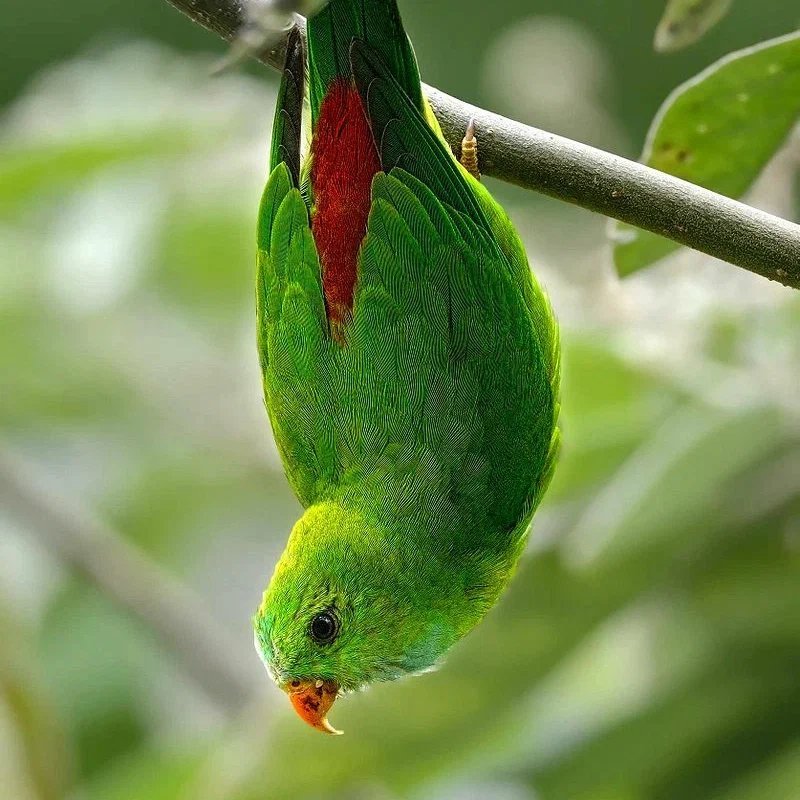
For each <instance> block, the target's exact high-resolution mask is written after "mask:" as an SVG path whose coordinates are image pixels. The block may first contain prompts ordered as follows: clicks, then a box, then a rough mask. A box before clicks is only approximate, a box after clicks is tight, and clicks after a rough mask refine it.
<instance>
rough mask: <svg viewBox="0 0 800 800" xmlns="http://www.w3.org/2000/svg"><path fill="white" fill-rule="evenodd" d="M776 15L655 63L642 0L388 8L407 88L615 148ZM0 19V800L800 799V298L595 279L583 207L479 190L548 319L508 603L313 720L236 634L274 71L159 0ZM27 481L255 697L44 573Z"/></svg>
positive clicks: (713, 266) (259, 536)
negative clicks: (167, 600)
mask: <svg viewBox="0 0 800 800" xmlns="http://www.w3.org/2000/svg"><path fill="white" fill-rule="evenodd" d="M792 6H793V4H791V3H778V2H774V3H765V2H751V1H750V0H737V2H736V3H735V4H734V7H733V11H732V12H731V14H730V16H728V17H727V18H726V19H725V20H724V21H723V22H722V23H720V25H719V26H718V27H717V28H715V29H714V30H713V31H712V32H711V33H710V34H709V35H708V37H707V38H706V39H704V40H703V41H702V42H700V43H699V44H697V45H695V46H694V47H692V48H690V49H688V50H686V51H682V52H680V53H677V54H675V55H670V56H663V55H657V54H655V53H654V52H653V51H652V46H651V45H652V35H653V31H654V29H655V25H656V23H657V21H658V18H659V16H660V13H661V10H662V4H661V3H660V2H652V3H643V2H634V1H633V0H607V2H594V3H587V2H583V0H560V2H555V0H554V1H553V2H530V1H529V0H525V2H523V1H522V0H514V1H512V0H495V2H492V3H479V2H476V0H468V1H467V2H458V3H456V2H454V1H453V0H437V2H435V3H434V2H430V3H414V2H405V3H402V4H401V7H402V9H403V11H404V17H405V19H406V22H407V25H408V28H409V31H410V33H411V35H412V38H413V40H414V43H415V46H416V49H417V54H418V57H419V59H420V63H421V68H422V72H423V75H424V77H425V79H426V80H427V81H428V82H430V83H432V84H434V85H436V86H438V87H440V88H442V89H444V90H446V91H448V92H450V93H453V94H456V95H458V96H460V97H462V98H464V99H465V100H469V101H471V102H475V103H478V104H480V105H483V106H485V107H488V108H491V109H493V110H497V111H500V112H502V113H505V114H508V115H511V116H514V117H517V118H519V119H521V120H523V121H525V122H529V123H532V124H536V125H540V126H541V127H544V128H546V129H549V130H553V131H555V132H558V133H563V134H566V135H568V136H572V137H574V138H577V139H580V140H582V141H586V142H589V143H592V144H596V145H599V146H602V147H605V148H607V149H610V150H613V151H615V152H619V153H622V154H624V155H628V156H636V155H638V154H639V152H640V151H641V149H642V145H643V140H644V136H645V133H646V131H647V129H648V126H649V124H650V121H651V119H652V117H653V115H654V114H655V112H656V110H657V109H658V107H659V105H660V104H661V102H662V101H663V100H664V98H665V97H666V96H667V94H668V93H669V92H670V91H671V90H672V89H673V88H674V87H675V86H676V85H677V84H679V83H680V82H682V81H684V80H686V79H688V78H690V77H691V76H692V75H694V74H696V73H697V72H699V71H700V70H701V69H703V68H704V67H706V66H707V65H708V64H710V63H711V62H712V61H714V60H715V59H716V58H718V57H720V56H722V55H724V54H725V53H727V52H730V51H731V50H734V49H736V48H739V47H742V46H746V45H748V44H753V43H755V42H757V41H760V40H762V39H765V38H768V37H771V36H777V35H780V34H782V33H786V32H788V31H790V30H792V29H793V27H794V26H795V25H796V24H797V22H798V21H799V20H800V12H798V11H797V9H796V8H793V7H792ZM0 37H2V39H1V40H0V44H2V52H3V69H2V70H0V103H1V104H2V105H3V112H2V116H1V117H0V375H2V379H1V381H0V387H1V388H0V442H1V443H0V456H2V464H3V465H5V466H2V468H0V503H2V505H1V506H0V786H4V787H10V789H6V790H5V792H6V794H5V795H4V796H8V797H9V798H13V800H34V799H38V798H42V799H43V800H50V798H65V799H68V800H127V799H128V798H130V800H134V798H135V800H151V799H152V800H161V799H162V798H163V799H164V800H167V799H169V800H172V798H177V799H181V798H186V799H187V800H189V799H190V798H191V800H206V798H208V799H209V800H212V799H213V800H250V799H251V798H252V800H256V799H257V798H258V799H261V798H269V799H270V800H271V799H272V798H276V799H278V800H283V799H284V798H292V799H293V798H356V800H360V798H366V799H368V800H372V799H373V798H375V800H384V799H385V798H388V799H392V798H406V797H411V798H426V799H427V798H434V799H435V800H438V799H439V798H442V800H451V799H452V800H455V799H457V800H470V798H484V797H491V798H499V800H505V799H506V798H508V799H509V800H517V798H520V799H525V800H534V799H536V800H673V799H674V798H681V800H694V798H697V800H701V799H702V800H751V799H752V800H790V799H791V798H792V797H794V796H799V795H798V792H799V791H800V790H798V787H799V786H800V678H798V676H800V591H798V589H799V587H800V396H799V395H798V392H797V386H798V385H800V300H798V295H797V294H796V293H795V292H793V291H791V290H789V289H785V288H783V287H779V286H776V285H772V284H769V283H768V282H766V281H764V280H762V279H760V278H757V277H756V276H753V275H750V274H748V273H744V272H741V271H739V270H737V269H735V268H733V267H729V266H727V265H724V264H720V263H718V262H714V261H712V260H710V259H707V258H705V257H701V256H699V255H698V254H692V253H687V252H680V253H678V254H677V255H676V256H675V257H674V258H673V259H672V260H670V261H669V262H665V263H663V264H661V265H659V266H657V267H655V268H653V269H650V270H648V271H645V272H642V273H640V274H638V275H636V276H634V277H633V278H631V279H628V280H626V281H624V282H622V283H620V282H619V281H618V279H617V278H616V277H615V276H614V274H613V270H612V266H611V260H610V247H609V244H608V240H607V238H606V230H605V221H604V220H602V219H600V218H597V217H594V216H592V215H590V214H589V213H587V212H583V211H580V210H577V209H573V208H570V207H566V206H563V205H562V204H559V203H557V202H556V201H553V200H549V199H544V198H540V197H537V196H535V195H532V194H530V193H525V192H523V191H521V190H518V189H514V188H511V187H507V186H501V185H499V184H497V183H495V182H491V181H490V182H489V185H490V188H491V189H492V190H493V191H496V192H497V194H498V195H499V196H500V197H501V198H502V199H503V201H504V203H506V205H507V207H508V209H509V212H510V213H511V215H512V217H513V218H514V220H515V222H516V223H517V225H518V227H519V229H520V231H521V233H522V235H523V238H524V240H525V242H526V245H527V246H528V249H529V253H530V257H531V261H532V263H533V265H534V267H535V269H536V271H537V273H538V274H539V275H540V277H541V279H542V281H543V282H544V283H545V285H546V286H547V287H548V290H549V292H550V294H551V297H552V299H553V303H554V306H555V308H556V311H557V313H558V316H559V318H560V319H561V321H562V326H563V331H564V347H565V355H564V363H565V381H564V389H563V395H564V405H563V428H564V443H565V444H564V452H563V457H562V460H561V463H560V465H559V468H558V470H557V473H556V479H555V482H554V485H553V487H552V489H551V491H550V493H549V495H548V497H547V499H546V501H545V503H544V505H543V507H542V508H541V510H540V512H539V513H538V514H537V518H536V520H535V524H534V533H533V536H532V539H531V547H530V552H529V553H528V554H527V555H526V558H525V561H524V564H523V566H522V568H521V569H520V572H519V575H518V576H517V577H516V579H515V581H514V584H513V586H512V588H511V590H510V591H509V593H508V595H507V596H506V597H505V598H504V599H503V600H502V602H501V603H500V605H499V606H498V608H497V609H495V610H494V611H493V612H492V613H491V614H489V615H488V617H487V619H486V621H485V622H484V623H482V624H481V626H480V627H479V628H478V629H477V630H476V631H475V632H474V633H473V634H471V635H470V636H469V637H468V638H467V639H466V640H465V641H464V642H463V644H461V645H459V646H458V647H457V648H456V649H455V650H454V652H453V653H452V655H451V656H450V657H449V658H448V660H447V661H446V663H445V664H444V666H443V667H442V668H441V669H440V670H439V671H438V672H436V673H433V674H430V675H425V676H421V677H418V678H414V679H411V680H408V681H403V682H399V683H397V684H394V685H390V686H379V687H374V688H373V689H371V690H370V691H368V692H365V693H362V694H359V695H358V696H354V697H351V698H348V699H346V700H344V701H341V702H339V703H338V704H337V706H336V708H335V709H334V712H333V713H332V714H331V719H332V721H333V723H334V724H335V725H336V726H337V727H341V728H343V729H344V730H345V731H346V735H345V736H343V737H339V738H337V739H333V738H326V737H322V736H320V735H318V734H316V733H315V732H313V731H311V730H310V729H306V728H305V727H303V726H302V724H301V723H300V722H299V721H298V720H297V719H296V718H294V717H293V716H292V715H291V710H290V709H289V706H288V703H287V702H286V699H285V697H282V696H280V695H279V693H278V691H277V690H276V689H275V688H274V687H273V686H271V685H270V684H269V682H268V679H267V677H266V676H265V675H264V674H263V669H262V667H261V665H260V663H259V662H258V659H257V657H256V655H255V653H254V652H253V649H252V631H251V628H250V616H251V614H252V613H253V611H254V610H255V607H256V605H257V603H258V601H259V599H260V593H261V591H262V589H263V586H264V585H265V584H266V581H267V579H268V576H269V574H270V570H271V568H272V565H273V564H274V561H275V558H276V557H277V555H278V553H279V552H280V549H281V547H282V545H283V542H284V540H285V537H286V535H287V533H288V530H289V528H290V526H291V524H292V522H293V520H294V519H295V518H296V516H297V514H298V507H297V504H296V501H295V500H294V499H293V497H292V496H291V494H290V492H289V490H288V487H287V486H286V483H285V480H284V478H283V475H282V472H281V468H280V464H279V461H278V459H277V455H276V453H275V449H274V446H273V443H272V439H271V436H270V433H269V428H268V424H267V420H266V415H265V413H264V410H263V406H262V404H261V399H260V391H261V390H260V385H259V377H258V369H257V357H256V353H255V344H254V339H255V336H254V331H253V317H254V314H253V297H252V295H253V292H252V283H253V274H254V258H255V257H254V234H253V231H254V226H255V213H256V207H257V202H258V197H259V193H260V190H261V187H262V185H263V180H264V172H265V166H266V148H267V142H268V137H269V131H270V125H271V115H272V110H273V105H274V94H275V90H276V76H275V75H274V74H273V73H271V72H268V71H267V70H266V69H263V68H260V67H258V66H255V65H253V66H248V67H247V68H245V69H242V70H240V71H234V72H231V73H228V74H226V75H224V76H222V77H220V78H213V79H212V78H209V77H208V72H209V68H210V66H211V65H212V64H213V63H214V60H215V59H216V58H218V57H219V56H220V55H221V54H222V53H223V52H224V47H223V45H222V43H221V42H218V41H217V40H215V39H214V38H213V37H212V36H211V35H210V34H207V33H205V32H204V31H202V30H200V29H199V28H196V27H195V26H193V25H192V24H191V23H190V22H189V21H188V20H186V19H185V18H183V17H182V16H181V15H179V14H178V13H177V12H175V11H174V10H173V9H172V8H171V7H169V6H168V5H167V4H166V3H164V2H158V1H157V0H152V2H137V3H122V2H109V1H106V2H102V3H101V2H89V1H88V0H82V1H81V2H70V3H66V2H63V0H62V1H61V2H54V0H42V2H39V3H35V4H33V3H27V2H22V0H6V2H5V4H4V9H3V24H2V27H1V28H0ZM797 163H798V147H797V144H796V142H794V143H790V144H789V146H787V148H785V149H784V151H782V152H781V153H780V154H779V155H778V156H777V157H776V159H775V161H774V163H773V164H772V165H771V166H770V167H768V168H767V171H766V172H765V174H764V176H762V179H761V180H760V182H759V183H758V185H757V186H756V187H755V189H754V193H753V194H752V195H751V197H750V199H751V200H752V201H753V202H757V203H758V204H759V205H762V206H764V207H766V208H769V209H771V210H773V211H775V212H776V213H780V214H783V215H785V216H790V217H793V218H795V219H796V218H797V205H796V202H797V201H796V191H797V182H796V177H795V176H796V174H797ZM40 485H44V486H46V487H48V490H49V492H51V494H48V496H47V501H46V502H47V505H48V508H50V510H51V511H52V512H53V514H54V518H55V519H56V520H63V519H65V518H66V517H67V516H68V515H69V514H72V513H77V514H78V515H79V517H81V518H83V517H87V518H91V517H96V518H99V519H101V520H102V521H103V522H104V523H106V524H107V525H108V526H111V528H112V529H113V531H114V532H115V535H117V536H119V537H121V538H123V539H124V540H125V541H127V542H129V543H131V544H132V545H134V546H135V547H136V548H138V549H140V550H141V551H142V552H143V553H144V554H145V555H146V556H147V558H148V559H151V560H152V561H153V562H155V563H157V564H158V565H159V566H160V567H161V568H162V569H163V570H164V571H166V573H167V574H169V575H170V576H172V577H173V578H174V579H176V580H177V581H179V582H180V583H181V584H183V585H184V586H185V587H186V588H187V590H188V591H190V592H191V593H192V594H191V601H190V608H189V610H188V612H187V613H186V615H185V626H186V627H187V628H188V629H192V630H202V631H203V632H204V633H205V634H207V636H208V647H209V649H210V650H213V651H214V653H215V655H216V657H217V658H221V659H222V660H223V661H225V663H227V664H228V665H229V667H230V670H231V671H232V672H233V673H235V674H236V675H240V676H241V680H242V681H243V682H244V683H245V685H246V686H247V687H248V693H247V695H246V696H247V698H248V699H247V700H246V702H244V703H243V704H242V703H240V702H238V700H237V699H236V696H235V695H236V693H235V692H232V691H228V690H227V689H226V687H225V686H220V685H219V684H220V681H219V680H216V681H208V682H206V683H204V684H202V685H201V684H200V683H198V682H197V681H196V680H195V678H194V676H195V675H196V674H197V671H196V670H193V669H191V668H187V665H186V662H185V660H183V661H182V660H181V658H180V657H178V656H176V649H177V648H176V646H175V643H174V642H173V641H169V640H167V641H164V640H163V639H160V638H159V637H158V635H157V633H156V632H155V631H154V629H153V626H152V625H147V624H144V623H143V622H142V621H141V620H140V619H139V618H138V617H137V616H136V615H135V614H131V613H130V612H129V611H126V610H125V609H123V608H121V607H120V606H119V605H118V604H117V603H115V602H114V601H113V600H112V599H110V597H109V592H108V591H106V590H102V589H100V588H98V586H96V585H95V584H94V582H92V581H87V580H86V579H84V578H81V577H79V576H78V575H77V574H76V573H75V572H74V571H72V570H71V569H69V568H68V566H66V565H65V563H64V561H63V559H62V558H61V557H59V556H58V554H57V547H56V539H55V536H56V534H57V531H58V528H59V525H56V524H52V525H48V524H45V523H44V522H43V521H42V520H41V519H39V520H38V522H37V520H35V519H33V518H32V516H31V515H30V514H27V515H26V514H21V513H20V512H19V510H18V509H19V506H20V502H19V497H18V496H17V495H19V494H20V492H22V493H23V494H25V493H26V492H27V491H28V490H30V491H31V492H33V493H34V494H37V496H38V493H39V490H38V488H37V487H39V486H40ZM73 507H76V508H77V511H75V510H74V509H73ZM70 509H73V510H70ZM110 580H111V581H112V583H113V582H114V581H115V580H116V578H115V576H113V575H112V577H111V579H110ZM120 580H121V579H120ZM157 588H158V587H157V585H156V584H155V583H154V584H153V585H152V586H150V585H148V584H145V585H144V586H143V587H142V586H140V587H139V589H140V590H142V591H143V592H144V594H145V595H146V594H147V593H148V592H149V591H152V592H155V591H156V590H157ZM192 658H193V659H194V661H195V663H196V664H204V663H206V661H208V660H209V658H210V655H209V652H208V650H204V649H198V650H197V651H196V652H194V653H193V655H192ZM222 682H223V683H224V681H222ZM215 687H216V688H215ZM250 692H251V693H250Z"/></svg>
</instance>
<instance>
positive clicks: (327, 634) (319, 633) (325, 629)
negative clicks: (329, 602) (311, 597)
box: [308, 611, 339, 644]
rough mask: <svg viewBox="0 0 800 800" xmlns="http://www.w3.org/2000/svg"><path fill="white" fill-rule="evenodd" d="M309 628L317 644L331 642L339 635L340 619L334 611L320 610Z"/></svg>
mask: <svg viewBox="0 0 800 800" xmlns="http://www.w3.org/2000/svg"><path fill="white" fill-rule="evenodd" d="M308 630H309V633H310V634H311V638H312V639H313V640H314V641H315V642H316V643H317V644H330V643H331V642H332V641H333V640H334V639H335V638H336V637H337V636H338V635H339V619H338V618H337V616H336V614H335V613H334V612H333V611H320V613H319V614H317V615H315V616H314V618H313V619H312V620H311V625H310V626H309V629H308Z"/></svg>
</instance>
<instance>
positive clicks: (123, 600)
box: [0, 449, 253, 712]
mask: <svg viewBox="0 0 800 800" xmlns="http://www.w3.org/2000/svg"><path fill="white" fill-rule="evenodd" d="M0 504H1V505H2V506H3V507H4V508H7V509H9V510H10V511H11V512H12V513H14V514H15V515H16V516H17V517H18V518H19V519H20V520H21V521H22V522H23V523H24V524H25V525H26V527H27V528H28V529H29V530H30V532H31V533H33V534H34V535H36V536H37V537H38V539H39V541H40V542H41V543H42V544H44V546H45V547H46V548H47V549H48V551H50V552H51V553H53V554H54V555H56V556H57V557H58V558H60V559H61V560H62V561H64V562H65V563H66V564H67V565H69V566H70V567H72V568H73V569H74V570H75V571H77V572H78V573H80V574H82V575H83V576H84V577H85V578H86V579H88V580H89V581H90V582H91V583H93V584H95V585H96V586H97V587H98V588H100V589H101V590H102V591H103V592H104V594H105V595H106V596H108V597H110V598H111V599H112V600H114V601H115V602H116V603H117V604H119V605H120V606H121V607H122V608H124V609H125V610H126V611H128V612H130V613H132V614H133V615H134V616H136V617H138V618H139V619H140V620H141V621H142V622H144V623H145V625H146V626H147V628H148V630H150V631H152V632H154V633H155V634H156V636H157V637H158V639H159V640H160V642H161V644H162V645H163V646H164V647H165V648H166V649H167V650H168V651H169V652H171V653H172V654H173V656H174V657H175V659H176V660H177V661H178V662H179V663H180V664H181V666H182V667H183V668H184V669H185V671H186V672H187V673H189V674H190V675H191V676H192V677H193V678H194V680H195V681H196V682H197V684H198V685H199V686H201V687H202V688H203V689H204V690H205V691H206V693H207V694H208V695H209V696H210V697H211V698H212V700H214V701H215V702H216V703H218V704H219V705H221V706H222V707H224V708H226V709H227V710H229V711H232V712H234V711H237V710H239V709H241V708H242V707H243V706H244V705H245V704H246V703H247V701H248V700H250V699H251V697H252V695H253V681H252V680H251V679H250V677H249V675H248V674H246V672H245V671H244V670H243V669H241V668H239V667H238V666H237V665H238V664H239V663H240V662H239V661H238V659H237V658H236V656H235V654H236V651H237V649H238V648H237V647H236V645H235V644H232V643H231V642H230V641H229V639H228V636H227V635H226V633H225V631H224V630H221V629H220V628H219V626H218V625H216V624H215V623H214V620H213V619H212V618H211V617H210V615H209V614H208V612H207V611H206V610H205V609H204V608H203V607H202V603H201V602H200V601H199V599H198V598H196V597H194V596H193V595H192V594H191V592H189V591H188V590H187V589H186V588H184V587H183V586H181V585H180V584H179V583H178V582H177V581H176V580H175V579H174V578H172V577H171V576H169V575H168V574H167V573H166V572H165V571H164V570H163V569H161V568H160V567H159V566H158V565H157V564H155V563H154V562H153V561H151V560H150V559H149V558H148V557H147V555H146V554H145V553H143V552H142V551H141V550H139V549H138V548H136V547H134V546H133V545H132V544H130V543H129V542H127V541H126V540H125V539H123V538H122V537H121V536H120V535H118V534H117V533H116V532H115V531H113V530H112V529H111V528H110V527H109V526H107V525H105V524H103V523H102V522H100V521H99V520H98V519H96V518H94V516H92V515H91V514H89V513H87V512H86V511H85V510H84V509H81V508H80V507H79V506H78V505H76V504H75V503H74V502H72V501H71V500H70V499H69V498H67V497H65V496H62V495H60V494H58V493H56V492H54V491H53V490H52V488H50V486H48V485H47V483H46V482H45V481H43V480H42V479H41V478H40V477H39V476H37V475H34V474H33V472H32V471H31V469H30V468H29V467H28V465H26V464H23V463H21V461H20V460H19V459H17V458H16V457H14V456H13V455H12V454H10V453H9V452H8V451H7V450H6V449H0Z"/></svg>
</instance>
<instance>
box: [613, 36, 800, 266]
mask: <svg viewBox="0 0 800 800" xmlns="http://www.w3.org/2000/svg"><path fill="white" fill-rule="evenodd" d="M798 118H800V34H796V33H795V34H790V35H789V36H783V37H781V38H779V39H773V40H771V41H768V42H763V43H762V44H759V45H756V46H755V47H752V48H748V49H746V50H741V51H739V52H736V53H732V54H731V55H729V56H726V57H725V58H723V59H722V60H721V61H718V62H717V63H716V64H713V65H712V66H711V67H710V68H709V69H707V70H705V71H704V72H701V73H700V74H699V75H698V76H697V77H696V78H694V79H692V80H691V81H688V82H687V83H685V84H683V85H682V86H680V87H678V89H676V90H675V91H674V92H673V93H672V94H671V95H670V96H669V97H668V98H667V100H666V101H665V103H664V105H663V106H662V107H661V109H660V111H659V112H658V114H657V115H656V118H655V120H654V121H653V124H652V126H651V128H650V132H649V133H648V137H647V144H646V145H645V150H644V154H643V156H642V161H643V162H644V163H646V164H647V165H648V166H651V167H654V168H655V169H659V170H662V171H663V172H668V173H670V174H671V175H676V176H677V177H679V178H683V179H684V180H687V181H691V182H692V183H696V184H699V185H700V186H704V187H705V188H707V189H711V190H713V191H715V192H719V193H720V194H724V195H727V196H729V197H741V195H742V194H744V192H746V191H747V189H749V188H750V186H751V185H752V184H753V182H754V181H755V179H756V178H757V177H758V175H759V174H760V172H761V170H762V169H763V168H764V167H765V166H766V164H767V163H768V162H769V160H770V158H772V156H773V155H774V154H775V152H776V151H777V150H778V148H779V147H780V146H781V145H782V144H783V142H784V141H785V140H786V137H787V136H788V134H789V133H790V131H791V130H792V128H793V127H794V125H795V124H796V122H797V120H798ZM676 222H680V220H677V221H676ZM681 224H683V223H681ZM685 224H686V225H692V224H695V223H694V221H693V220H686V221H685ZM612 230H613V232H612V238H613V239H614V241H615V245H614V263H615V264H616V267H617V271H618V272H619V274H620V275H623V276H625V275H630V274H631V273H633V272H636V271H637V270H640V269H643V268H644V267H646V266H649V265H650V264H652V263H653V262H654V261H657V260H658V259H660V258H662V257H664V256H666V255H668V254H669V253H671V252H673V251H674V250H676V249H677V248H678V245H677V244H675V243H674V242H672V241H670V240H669V239H665V238H662V237H660V236H657V235H656V234H654V233H650V232H649V231H642V230H639V229H638V228H635V227H633V226H631V225H626V224H623V223H614V225H613V229H612Z"/></svg>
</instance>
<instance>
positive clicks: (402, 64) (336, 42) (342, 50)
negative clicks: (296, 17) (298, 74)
mask: <svg viewBox="0 0 800 800" xmlns="http://www.w3.org/2000/svg"><path fill="white" fill-rule="evenodd" d="M354 39H357V40H359V41H361V42H365V43H366V44H368V45H369V46H370V47H371V48H372V49H373V50H374V51H375V52H376V53H377V54H378V55H379V57H380V59H381V61H382V62H383V63H384V64H385V65H386V67H387V69H388V70H389V72H390V73H391V74H392V75H393V76H394V78H395V80H396V81H397V82H398V83H399V85H400V87H401V88H402V89H403V91H404V92H405V94H406V95H408V97H409V99H410V100H411V102H412V103H413V104H414V105H415V106H416V107H417V108H418V109H420V110H422V89H421V87H420V80H419V71H418V69H417V60H416V58H415V57H414V51H413V49H412V47H411V43H410V42H409V41H408V37H407V36H406V34H405V31H404V29H403V23H402V22H401V21H400V13H399V12H398V10H397V3H396V2H395V0H331V2H330V3H329V4H328V5H327V6H326V7H325V8H324V9H323V10H322V11H320V13H319V14H317V15H315V16H314V17H312V18H311V19H309V21H308V61H309V81H310V95H311V115H312V120H314V121H316V119H317V114H318V112H319V107H320V104H321V103H322V100H323V98H324V97H325V94H326V93H327V91H328V87H329V86H330V83H331V81H333V80H335V79H336V78H351V77H352V75H353V73H352V68H351V64H350V48H351V45H352V42H353V40H354Z"/></svg>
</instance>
